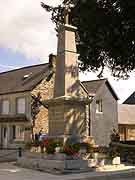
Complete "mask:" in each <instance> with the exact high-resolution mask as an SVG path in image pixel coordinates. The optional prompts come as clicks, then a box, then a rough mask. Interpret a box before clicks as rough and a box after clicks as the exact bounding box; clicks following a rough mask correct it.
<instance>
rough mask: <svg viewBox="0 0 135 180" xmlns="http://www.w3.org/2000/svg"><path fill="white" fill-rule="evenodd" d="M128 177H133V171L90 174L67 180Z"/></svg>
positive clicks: (98, 179) (134, 174) (111, 179)
mask: <svg viewBox="0 0 135 180" xmlns="http://www.w3.org/2000/svg"><path fill="white" fill-rule="evenodd" d="M129 177H135V170H132V169H131V170H128V171H124V172H120V171H119V172H117V173H116V172H115V173H113V172H112V173H110V172H109V173H108V172H107V173H102V174H91V175H85V174H84V176H83V177H82V176H81V177H80V178H75V177H74V178H69V180H114V179H118V178H121V179H122V178H129Z"/></svg>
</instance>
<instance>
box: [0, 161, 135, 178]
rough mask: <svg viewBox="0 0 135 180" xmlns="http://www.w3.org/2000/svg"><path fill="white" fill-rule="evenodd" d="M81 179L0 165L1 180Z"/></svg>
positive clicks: (8, 164)
mask: <svg viewBox="0 0 135 180" xmlns="http://www.w3.org/2000/svg"><path fill="white" fill-rule="evenodd" d="M86 175H87V174H86ZM80 178H81V180H82V179H83V175H82V174H70V175H52V174H48V173H44V172H40V171H34V170H30V169H25V168H20V167H17V166H15V165H14V164H13V163H0V180H73V179H74V180H75V179H76V180H79V179H80ZM85 179H87V180H88V179H89V178H88V177H87V178H86V177H85V178H84V180H85ZM114 179H115V180H135V177H132V178H131V177H130V178H120V179H119V178H118V179H117V178H114ZM91 180H92V179H91ZM101 180H104V178H101ZM105 180H106V178H105ZM109 180H110V178H109ZM112 180H113V179H112Z"/></svg>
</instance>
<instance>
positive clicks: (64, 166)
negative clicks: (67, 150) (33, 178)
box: [17, 154, 92, 173]
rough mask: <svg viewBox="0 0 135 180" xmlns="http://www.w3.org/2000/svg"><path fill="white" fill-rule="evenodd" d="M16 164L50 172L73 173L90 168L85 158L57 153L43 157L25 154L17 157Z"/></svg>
mask: <svg viewBox="0 0 135 180" xmlns="http://www.w3.org/2000/svg"><path fill="white" fill-rule="evenodd" d="M17 165H19V166H21V167H24V168H29V169H36V170H40V171H44V172H50V173H73V172H87V171H90V170H92V168H89V167H88V161H87V160H81V159H66V158H64V156H63V155H62V156H58V155H57V154H56V155H52V156H50V155H46V156H45V157H37V156H36V157H32V155H30V156H29V155H28V154H27V155H25V156H24V157H21V158H18V160H17Z"/></svg>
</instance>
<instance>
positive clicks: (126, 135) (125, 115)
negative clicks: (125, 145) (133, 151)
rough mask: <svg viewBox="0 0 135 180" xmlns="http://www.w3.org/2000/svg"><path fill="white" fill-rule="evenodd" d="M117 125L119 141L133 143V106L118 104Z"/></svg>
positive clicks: (134, 118) (134, 114)
mask: <svg viewBox="0 0 135 180" xmlns="http://www.w3.org/2000/svg"><path fill="white" fill-rule="evenodd" d="M118 123H119V133H120V140H121V141H135V105H133V104H132V105H130V104H119V106H118Z"/></svg>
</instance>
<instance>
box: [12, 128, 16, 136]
mask: <svg viewBox="0 0 135 180" xmlns="http://www.w3.org/2000/svg"><path fill="white" fill-rule="evenodd" d="M12 133H13V139H16V126H15V125H13V126H12Z"/></svg>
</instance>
